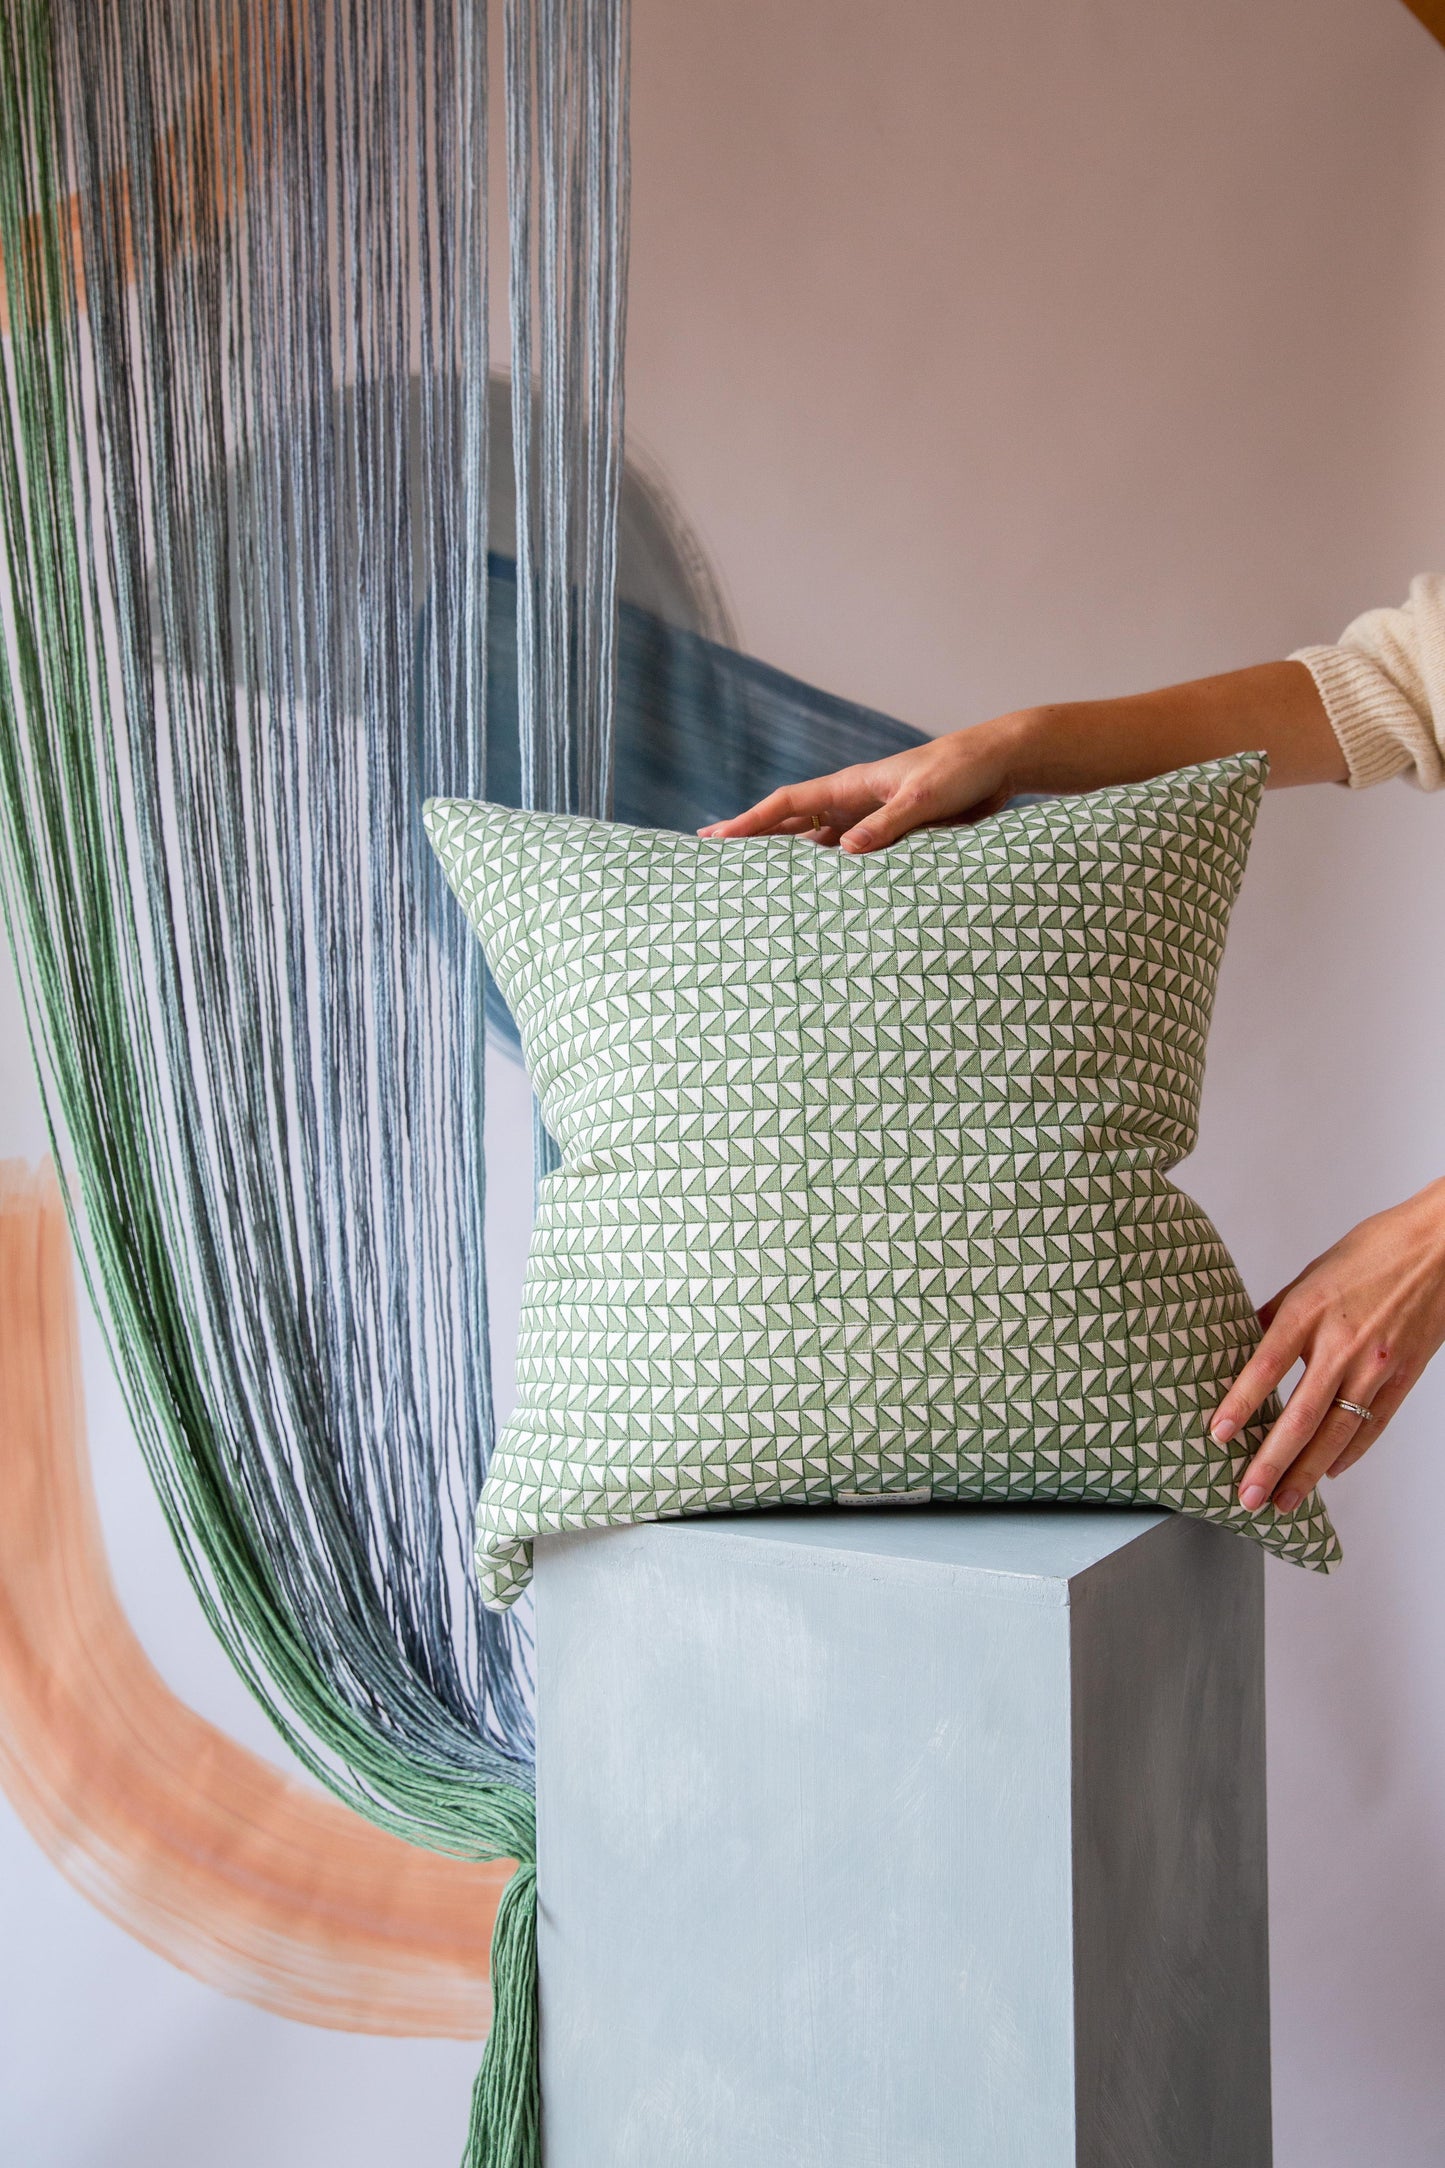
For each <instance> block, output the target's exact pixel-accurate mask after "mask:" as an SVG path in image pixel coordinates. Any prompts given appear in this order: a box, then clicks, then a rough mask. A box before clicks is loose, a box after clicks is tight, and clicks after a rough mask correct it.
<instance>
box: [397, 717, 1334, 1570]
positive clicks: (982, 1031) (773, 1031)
mask: <svg viewBox="0 0 1445 2168" xmlns="http://www.w3.org/2000/svg"><path fill="white" fill-rule="evenodd" d="M1263 780H1264V763H1263V761H1262V759H1261V757H1260V756H1257V755H1253V754H1250V755H1239V756H1236V757H1233V758H1230V759H1227V760H1220V761H1213V762H1210V763H1209V764H1208V765H1206V766H1203V767H1198V768H1188V769H1183V770H1181V771H1179V772H1178V773H1176V774H1173V775H1167V776H1162V777H1160V778H1158V779H1157V780H1156V781H1153V782H1149V783H1143V784H1136V785H1129V786H1126V787H1121V788H1118V789H1114V790H1106V791H1100V792H1096V793H1094V794H1092V795H1091V796H1088V797H1084V798H1068V799H1055V800H1051V801H1049V802H1047V803H1044V804H1037V805H1029V806H1024V807H1020V808H1017V809H1013V810H1010V811H1008V812H1005V813H1002V814H1000V815H999V816H997V817H996V818H995V819H993V820H990V821H986V822H983V823H981V824H979V825H978V826H976V827H972V828H955V829H935V830H926V831H923V832H921V833H918V834H915V835H912V836H909V837H907V838H906V839H905V840H904V841H903V842H901V843H898V844H895V845H893V846H892V847H891V848H890V849H888V850H885V851H881V852H878V853H875V854H872V855H869V856H864V857H848V856H845V855H843V854H842V853H840V852H838V851H834V850H819V849H816V848H815V847H814V846H813V845H812V844H811V843H809V842H806V841H803V840H795V839H792V838H776V837H770V838H763V839H759V840H755V841H748V842H702V841H698V840H695V839H693V838H691V837H685V836H680V835H675V834H671V833H666V832H661V831H657V830H650V829H639V828H629V827H624V826H621V825H618V824H614V823H609V822H600V821H589V820H583V819H579V818H576V817H572V816H568V815H560V814H544V813H520V812H515V811H513V810H511V809H509V808H507V807H503V806H496V805H486V804H474V803H471V802H469V801H463V800H454V799H433V800H431V801H429V803H428V805H427V808H426V825H427V832H428V834H429V836H430V837H431V841H432V844H433V846H434V847H435V849H436V851H437V854H438V856H439V858H440V860H441V864H442V867H443V869H444V871H445V873H446V877H447V879H448V881H449V882H450V884H451V886H452V888H453V889H454V890H455V892H456V894H457V896H458V897H459V898H460V900H461V902H462V904H463V905H464V907H465V909H466V911H467V912H468V914H469V916H470V918H471V920H472V923H473V925H474V926H475V928H476V930H477V932H478V934H479V935H480V937H481V939H482V942H483V944H484V946H485V949H486V953H487V958H488V961H489V963H490V965H491V968H492V971H493V974H494V976H495V978H496V980H497V983H498V985H499V986H500V988H501V990H502V993H503V994H504V996H505V998H506V1000H507V1003H508V1005H509V1007H510V1008H511V1010H512V1013H513V1015H514V1017H515V1018H516V1021H517V1026H518V1030H519V1032H520V1035H521V1041H522V1047H523V1051H524V1053H525V1055H526V1060H527V1066H528V1069H529V1071H530V1074H531V1077H532V1082H533V1085H534V1087H535V1089H536V1091H537V1095H538V1098H539V1100H540V1102H541V1106H542V1112H543V1116H544V1119H545V1121H546V1123H547V1126H548V1128H549V1129H550V1131H551V1133H552V1135H553V1136H554V1137H555V1138H556V1140H557V1143H558V1145H559V1147H560V1149H561V1153H562V1165H561V1168H560V1170H559V1171H558V1172H556V1173H554V1174H551V1175H549V1176H548V1177H547V1178H546V1180H545V1181H544V1182H543V1184H542V1187H541V1194H540V1197H539V1200H538V1208H537V1219H536V1225H535V1228H534V1231H533V1236H532V1246H531V1251H530V1255H529V1259H528V1266H527V1279H526V1287H525V1292H524V1301H523V1312H522V1329H521V1340H520V1346H519V1354H518V1369H517V1378H518V1401H517V1407H516V1412H515V1413H514V1414H513V1416H512V1419H511V1421H510V1422H509V1423H508V1424H507V1426H506V1429H505V1431H504V1432H503V1435H502V1437H501V1440H500V1441H499V1444H498V1448H497V1451H496V1454H495V1456H494V1458H493V1461H492V1465H491V1469H490V1471H489V1473H488V1477H487V1481H486V1484H485V1487H484V1489H483V1491H482V1495H481V1499H480V1503H479V1506H478V1511H477V1560H478V1566H479V1571H480V1574H481V1579H482V1587H483V1592H484V1595H485V1598H486V1601H487V1602H488V1603H489V1604H490V1605H491V1606H492V1607H494V1608H497V1609H505V1608H506V1606H507V1605H509V1604H510V1603H511V1602H513V1601H514V1599H515V1598H516V1596H517V1595H518V1593H519V1592H520V1590H521V1589H522V1588H523V1587H524V1586H525V1585H526V1582H527V1579H528V1577H529V1575H530V1571H531V1542H532V1538H533V1537H534V1536H536V1535H538V1534H542V1533H544V1532H556V1531H561V1530H568V1529H582V1528H595V1527H604V1526H610V1525H616V1524H619V1523H626V1522H633V1521H641V1520H652V1519H659V1518H663V1517H670V1516H673V1515H680V1514H688V1513H718V1512H728V1513H735V1512H745V1511H753V1510H757V1509H759V1508H765V1507H768V1506H792V1507H797V1506H807V1505H827V1504H831V1503H835V1502H838V1501H840V1500H841V1501H847V1502H856V1501H859V1500H871V1499H877V1500H878V1501H879V1502H880V1503H886V1502H887V1501H888V1500H889V1499H890V1498H892V1499H899V1500H903V1499H907V1500H909V1501H916V1500H920V1499H932V1500H949V1501H955V1502H956V1501H966V1500H1003V1499H1010V1500H1021V1499H1041V1500H1054V1501H1060V1500H1074V1501H1078V1500H1089V1501H1097V1502H1106V1501H1107V1502H1116V1503H1148V1504H1152V1505H1160V1506H1166V1507H1171V1508H1173V1509H1174V1510H1175V1511H1177V1512H1181V1513H1190V1514H1194V1515H1196V1516H1198V1517H1200V1518H1203V1519H1205V1520H1211V1521H1218V1522H1222V1523H1224V1524H1225V1525H1226V1526H1228V1527H1231V1528H1235V1529H1238V1530H1240V1531H1241V1532H1243V1533H1245V1534H1247V1535H1251V1536H1253V1537H1255V1538H1256V1539H1257V1540H1258V1541H1259V1542H1260V1543H1262V1544H1264V1545H1265V1546H1266V1548H1268V1549H1269V1550H1272V1551H1276V1552H1278V1553H1280V1555H1281V1556H1283V1557H1286V1558H1290V1559H1293V1560H1296V1561H1298V1562H1299V1563H1300V1564H1302V1565H1308V1566H1314V1567H1317V1568H1320V1569H1322V1570H1325V1571H1327V1570H1328V1569H1329V1568H1330V1567H1331V1566H1332V1565H1333V1564H1334V1563H1335V1561H1336V1560H1337V1559H1338V1557H1339V1555H1340V1552H1339V1544H1338V1541H1337V1539H1336V1536H1335V1533H1334V1530H1333V1528H1332V1527H1331V1525H1330V1522H1329V1519H1328V1516H1327V1515H1326V1513H1325V1510H1324V1508H1323V1506H1322V1505H1321V1504H1320V1503H1319V1501H1318V1499H1317V1497H1314V1496H1311V1497H1310V1498H1308V1499H1306V1500H1305V1501H1304V1502H1303V1504H1301V1505H1300V1506H1299V1507H1298V1508H1297V1509H1296V1511H1295V1512H1294V1513H1293V1514H1290V1515H1288V1516H1285V1515H1280V1514H1278V1513H1276V1512H1275V1511H1274V1510H1273V1508H1267V1509H1266V1510H1265V1511H1264V1512H1263V1513H1262V1514H1249V1513H1245V1512H1244V1511H1243V1510H1242V1509H1241V1508H1240V1506H1239V1505H1238V1503H1237V1500H1236V1498H1235V1486H1236V1483H1237V1480H1238V1477H1239V1475H1240V1473H1241V1472H1242V1469H1243V1467H1244V1465H1245V1462H1246V1460H1247V1459H1248V1458H1249V1456H1250V1455H1251V1454H1252V1453H1253V1452H1254V1450H1255V1449H1256V1447H1257V1445H1258V1442H1259V1439H1260V1437H1261V1435H1262V1433H1263V1428H1264V1425H1265V1423H1266V1422H1267V1421H1268V1420H1269V1418H1270V1417H1271V1416H1272V1414H1273V1412H1274V1410H1273V1407H1270V1408H1267V1409H1265V1410H1264V1411H1262V1414H1261V1417H1260V1419H1259V1420H1258V1421H1257V1422H1256V1423H1255V1424H1254V1425H1252V1426H1251V1428H1250V1429H1249V1430H1248V1431H1247V1432H1246V1433H1245V1434H1244V1435H1243V1436H1242V1437H1241V1438H1239V1439H1238V1440H1236V1441H1234V1443H1233V1445H1232V1446H1231V1447H1230V1448H1223V1447H1218V1446H1216V1445H1214V1444H1213V1443H1212V1441H1211V1440H1210V1438H1209V1436H1208V1432H1207V1428H1206V1425H1207V1419H1208V1417H1209V1415H1210V1414H1211V1413H1212V1411H1213V1409H1214V1407H1215V1406H1216V1405H1217V1403H1218V1401H1219V1399H1220V1397H1221V1396H1222V1394H1223V1391H1224V1388H1225V1386H1226V1384H1227V1383H1228V1381H1229V1380H1230V1378H1231V1377H1233V1375H1234V1374H1235V1373H1236V1372H1237V1370H1238V1369H1239V1368H1240V1366H1241V1364H1242V1363H1243V1362H1244V1360H1245V1357H1246V1356H1247V1354H1248V1352H1249V1350H1250V1348H1251V1347H1252V1346H1253V1344H1254V1341H1255V1339H1256V1337H1257V1331H1258V1328H1257V1325H1256V1322H1255V1317H1254V1310H1253V1307H1252V1305H1251V1303H1250V1301H1249V1297H1248V1296H1247V1294H1246V1293H1245V1289H1244V1286H1243V1283H1242V1282H1241V1280H1240V1277H1239V1274H1238V1272H1237V1271H1236V1269H1235V1267H1234V1264H1233V1262H1232V1260H1231V1258H1230V1256H1229V1253H1228V1251H1227V1250H1226V1249H1225V1247H1224V1245H1223V1243H1222V1242H1221V1240H1220V1238H1219V1235H1218V1234H1217V1233H1216V1231H1215V1229H1214V1227H1213V1225H1212V1224H1211V1223H1210V1221H1209V1219H1208V1218H1207V1216H1206V1215H1205V1214H1204V1213H1203V1212H1202V1211H1201V1210H1200V1208H1199V1206H1198V1205H1196V1204H1195V1203H1193V1202H1192V1200H1191V1199H1190V1198H1188V1197H1186V1196H1185V1195H1184V1194H1183V1193H1182V1192H1181V1191H1180V1190H1178V1189H1176V1188H1175V1186H1174V1185H1173V1184H1172V1183H1171V1182H1170V1181H1169V1179H1168V1170H1169V1169H1170V1168H1171V1167H1173V1166H1174V1165H1176V1164H1177V1162H1178V1161H1179V1160H1180V1159H1181V1158H1182V1157H1183V1156H1184V1155H1185V1154H1186V1153H1187V1152H1188V1151H1190V1149H1191V1148H1192V1146H1193V1143H1194V1137H1195V1127H1196V1122H1197V1117H1198V1106H1199V1093H1200V1086H1201V1083H1202V1079H1203V1070H1204V1052H1205V1041H1206V1037H1207V1033H1208V1028H1209V1018H1210V1012H1211V1009H1212V1006H1213V1000H1214V989H1215V981H1216V977H1217V973H1218V968H1219V961H1220V956H1221V954H1222V952H1223V946H1224V937H1225V931H1226V927H1227V925H1228V920H1229V914H1230V910H1231V908H1232V906H1233V903H1234V899H1235V896H1236V893H1237V891H1238V888H1239V882H1240V879H1241V876H1242V874H1243V871H1244V864H1245V859H1246V856H1247V853H1248V850H1249V843H1250V838H1251V836H1252V833H1253V829H1254V822H1255V817H1256V814H1257V811H1258V807H1259V798H1260V793H1261V790H1262V788H1263Z"/></svg>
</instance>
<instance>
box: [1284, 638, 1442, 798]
mask: <svg viewBox="0 0 1445 2168" xmlns="http://www.w3.org/2000/svg"><path fill="white" fill-rule="evenodd" d="M1289 659H1290V661H1291V662H1302V663H1303V664H1304V666H1305V668H1306V669H1307V670H1308V671H1309V674H1310V676H1311V677H1312V678H1313V679H1314V681H1315V684H1316V685H1317V686H1318V688H1319V695H1320V698H1321V700H1322V701H1323V702H1324V704H1325V713H1326V715H1327V716H1328V717H1329V719H1330V728H1331V729H1332V730H1333V731H1334V734H1335V736H1336V737H1337V738H1338V739H1339V741H1340V750H1341V751H1342V752H1343V754H1344V756H1345V761H1346V764H1347V766H1348V768H1349V771H1350V775H1349V782H1350V788H1351V790H1368V789H1369V787H1370V785H1371V784H1372V783H1387V782H1388V781H1389V779H1390V777H1391V776H1392V775H1400V774H1401V773H1403V771H1404V770H1405V769H1406V768H1409V767H1411V766H1413V761H1412V759H1411V755H1410V751H1409V748H1408V747H1407V746H1406V745H1404V744H1402V742H1401V728H1400V726H1401V723H1402V722H1403V723H1404V724H1405V725H1406V727H1407V729H1408V728H1409V727H1410V726H1412V725H1413V726H1414V728H1415V729H1416V730H1418V728H1419V723H1418V719H1417V717H1416V715H1415V711H1414V709H1413V708H1412V707H1411V706H1410V703H1409V701H1408V700H1406V698H1405V696H1404V694H1403V693H1402V692H1401V691H1400V688H1399V687H1398V686H1397V685H1396V684H1395V682H1394V681H1393V679H1391V678H1389V677H1387V676H1386V675H1385V672H1384V671H1383V670H1382V669H1381V668H1380V666H1379V664H1378V663H1375V662H1371V660H1370V658H1369V656H1368V655H1362V654H1361V653H1360V652H1359V650H1358V648H1352V647H1300V648H1296V649H1295V651H1294V653H1293V654H1292V655H1291V656H1290V658H1289Z"/></svg>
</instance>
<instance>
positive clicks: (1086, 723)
mask: <svg viewBox="0 0 1445 2168" xmlns="http://www.w3.org/2000/svg"><path fill="white" fill-rule="evenodd" d="M1000 721H1001V723H1002V724H1003V725H1004V726H1005V727H1006V726H1007V725H1009V724H1012V725H1013V726H1014V731H1013V735H1014V738H1015V744H1016V750H1015V752H1014V754H1013V756H1012V775H1011V779H1012V781H1013V785H1014V788H1015V789H1016V790H1041V791H1081V790H1098V789H1101V788H1102V787H1103V786H1104V785H1105V784H1108V783H1142V782H1144V781H1146V780H1147V779H1148V778H1149V777H1150V776H1154V775H1163V774H1165V773H1166V772H1167V771H1168V770H1169V769H1171V768H1188V767H1192V766H1193V765H1194V764H1195V762H1197V761H1201V760H1217V759H1219V758H1220V757H1221V755H1223V754H1225V753H1248V752H1265V753H1268V755H1269V779H1270V783H1271V785H1272V786H1274V787H1275V788H1279V787H1281V786H1283V785H1286V784H1290V783H1333V782H1343V781H1344V780H1345V776H1346V766H1345V756H1344V754H1343V753H1342V752H1341V750H1340V745H1339V740H1338V739H1337V738H1336V736H1335V734H1334V732H1333V730H1332V729H1331V728H1330V723H1329V718H1328V716H1327V715H1326V714H1325V709H1324V703H1323V702H1322V700H1321V699H1320V696H1319V693H1318V691H1317V689H1316V687H1315V681H1314V679H1313V678H1312V677H1311V676H1310V673H1309V671H1308V670H1307V669H1306V668H1305V666H1304V664H1303V663H1302V662H1266V663H1260V664H1258V665H1257V666H1256V667H1255V668H1253V669H1249V670H1230V671H1227V672H1225V673H1224V674H1223V675H1222V676H1219V677H1207V678H1194V679H1192V680H1191V681H1190V682H1189V683H1187V684H1183V685H1166V686H1164V687H1163V688H1162V689H1161V690H1160V691H1158V692H1152V693H1133V694H1130V695H1127V696H1126V697H1125V698H1123V699H1118V700H1075V701H1069V702H1066V703H1063V704H1062V705H1055V706H1049V707H1040V708H1030V709H1027V710H1025V711H1023V712H1022V713H1021V714H1019V715H1017V716H1009V717H1004V718H1001V719H1000ZM984 727H985V728H987V725H985V726H984Z"/></svg>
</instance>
